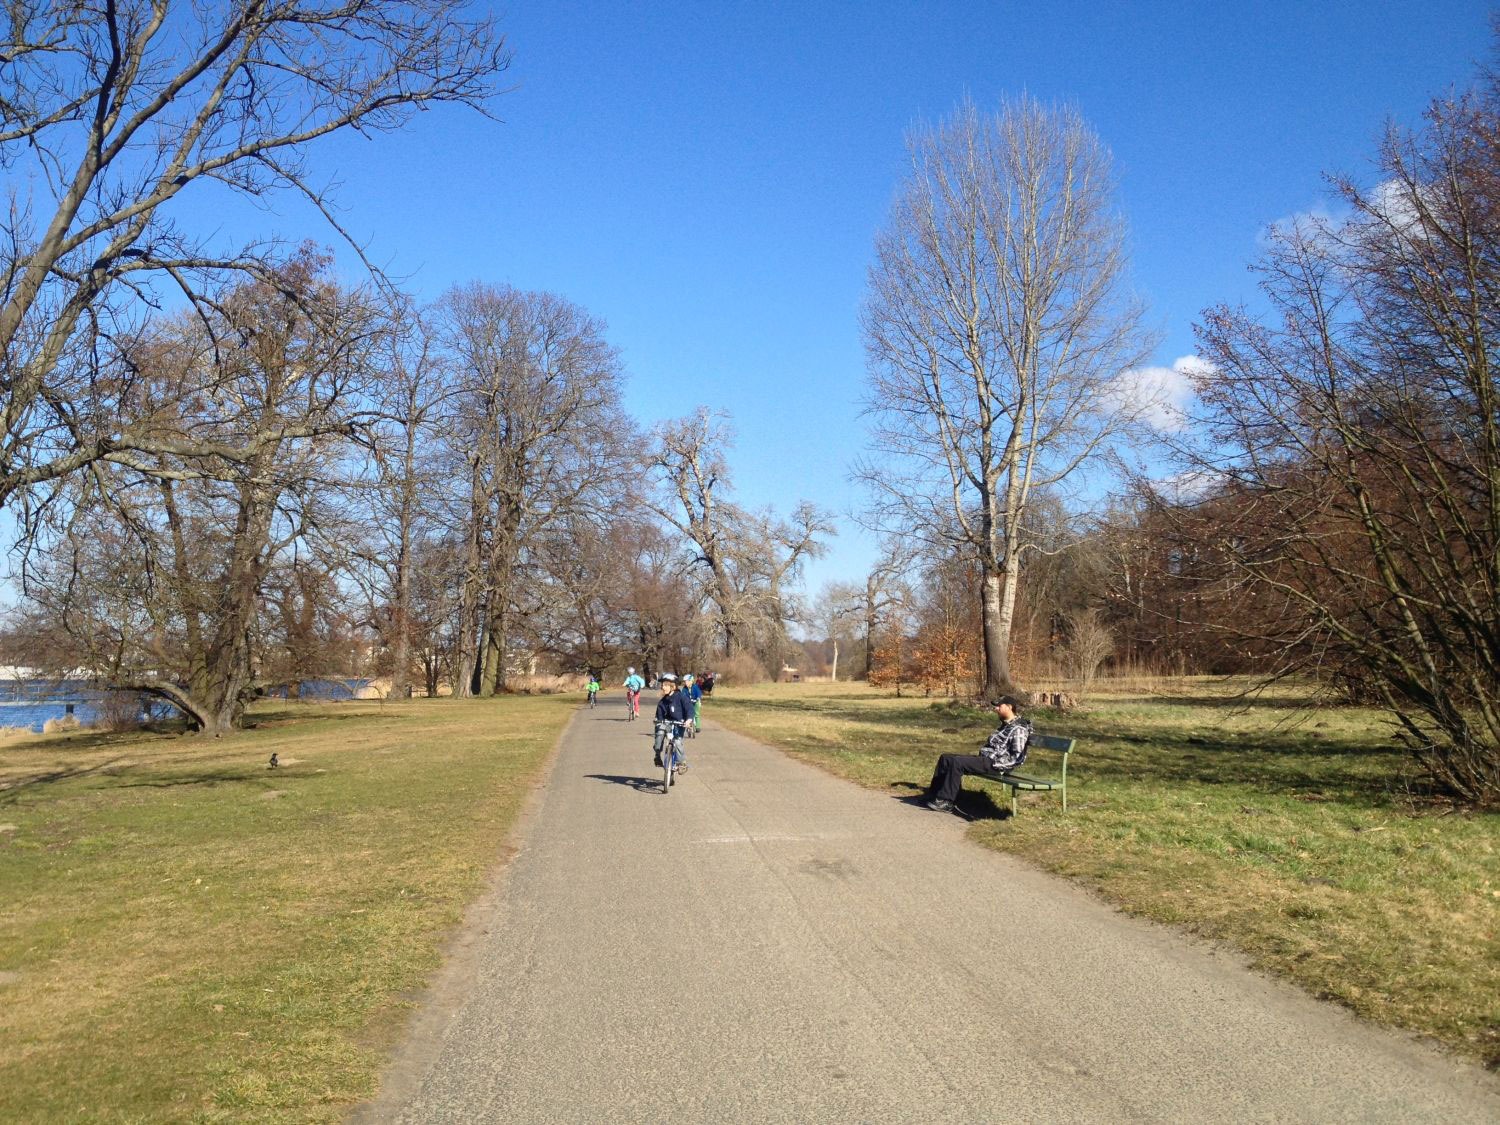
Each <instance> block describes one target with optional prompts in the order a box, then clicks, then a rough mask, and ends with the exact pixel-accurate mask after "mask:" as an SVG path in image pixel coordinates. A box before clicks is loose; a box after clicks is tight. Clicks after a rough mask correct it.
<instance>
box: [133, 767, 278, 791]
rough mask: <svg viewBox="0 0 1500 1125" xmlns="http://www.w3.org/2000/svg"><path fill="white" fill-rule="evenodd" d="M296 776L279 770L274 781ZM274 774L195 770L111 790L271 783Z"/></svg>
mask: <svg viewBox="0 0 1500 1125" xmlns="http://www.w3.org/2000/svg"><path fill="white" fill-rule="evenodd" d="M296 776H297V775H296V774H295V773H293V772H292V771H290V770H277V771H275V773H274V779H275V780H276V781H277V782H290V781H294V780H296ZM272 777H273V773H272V771H271V770H265V769H257V770H254V771H253V772H247V771H246V769H245V767H243V766H234V767H226V768H224V769H217V770H195V771H193V772H191V773H178V774H159V775H157V776H154V777H141V778H136V779H135V780H132V781H122V782H120V783H119V784H117V785H112V786H110V788H111V789H175V788H178V787H179V786H188V785H205V786H209V787H212V786H215V785H224V784H228V783H234V782H246V781H270V780H272Z"/></svg>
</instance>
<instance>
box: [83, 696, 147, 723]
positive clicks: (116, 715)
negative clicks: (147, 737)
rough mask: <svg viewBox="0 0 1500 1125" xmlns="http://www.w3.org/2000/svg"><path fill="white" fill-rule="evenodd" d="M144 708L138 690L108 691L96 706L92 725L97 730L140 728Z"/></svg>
mask: <svg viewBox="0 0 1500 1125" xmlns="http://www.w3.org/2000/svg"><path fill="white" fill-rule="evenodd" d="M142 710H143V708H142V707H141V697H140V694H139V693H138V692H134V691H111V692H106V693H105V695H104V698H102V699H100V700H99V702H98V703H97V704H96V705H95V707H94V721H93V722H92V723H91V724H90V726H92V727H94V728H95V729H96V730H112V731H120V730H139V729H140V726H141V712H142Z"/></svg>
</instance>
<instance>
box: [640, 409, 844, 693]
mask: <svg viewBox="0 0 1500 1125" xmlns="http://www.w3.org/2000/svg"><path fill="white" fill-rule="evenodd" d="M653 438H654V440H653V444H652V449H651V453H650V455H649V460H648V464H649V468H650V470H651V471H652V472H653V473H654V475H655V477H656V485H657V488H656V495H655V497H654V499H653V500H652V501H651V502H650V503H651V507H652V510H653V511H654V512H656V514H657V515H659V516H660V517H661V518H662V519H663V520H665V521H666V522H667V524H668V525H669V526H671V527H672V528H674V529H675V530H676V531H677V532H678V534H680V535H681V536H682V537H683V539H684V541H686V542H687V543H689V544H690V545H691V548H692V550H693V551H694V553H695V555H694V559H695V562H696V564H697V566H698V567H699V569H700V572H701V573H702V575H703V577H704V579H705V583H704V584H705V587H706V591H707V595H708V598H709V600H710V601H712V602H713V606H714V611H715V615H716V618H717V621H716V625H717V628H718V632H719V639H720V642H721V644H722V646H723V653H724V655H725V656H732V655H734V654H735V653H737V652H740V651H743V650H745V649H746V648H747V647H748V646H749V645H750V643H751V642H755V643H756V644H757V645H758V647H759V648H760V649H761V652H762V656H764V657H768V658H769V659H770V660H771V661H772V662H773V666H775V667H780V663H781V659H782V657H783V655H784V653H785V651H786V650H787V649H788V648H789V647H790V642H789V641H788V640H787V636H786V622H787V619H788V616H789V611H788V605H787V600H786V589H787V587H788V585H789V584H790V582H791V581H792V579H794V578H795V577H796V576H797V575H798V574H799V573H800V570H801V567H802V564H803V563H804V562H805V561H806V560H807V559H809V558H817V557H819V556H820V555H821V554H822V551H823V549H824V548H823V544H822V537H824V536H827V535H831V534H833V531H834V529H833V525H832V522H831V521H830V520H829V518H828V516H827V515H826V514H825V513H823V512H822V511H820V510H819V509H818V508H817V507H816V506H815V505H813V504H810V503H807V502H805V501H804V502H802V503H800V504H798V505H797V507H796V509H795V511H794V512H793V514H792V517H791V518H790V519H789V520H781V519H778V518H777V517H776V516H775V515H774V514H772V513H771V512H769V511H767V512H760V513H752V512H747V511H746V510H745V509H744V508H741V507H740V506H739V505H737V504H735V503H734V502H733V501H732V500H730V499H729V494H730V492H731V490H732V487H733V486H732V484H731V483H730V479H729V463H728V456H727V454H728V449H729V446H730V441H731V434H730V430H729V426H728V423H727V422H726V421H725V420H724V419H722V418H718V417H715V416H714V415H713V414H712V413H710V412H709V411H708V410H707V409H699V410H698V411H697V412H696V413H695V414H693V415H690V416H689V417H687V418H681V419H677V420H674V421H670V422H666V423H663V424H661V425H659V426H658V427H657V428H656V431H655V433H654V435H653Z"/></svg>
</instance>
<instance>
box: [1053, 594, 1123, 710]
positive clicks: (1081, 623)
mask: <svg viewBox="0 0 1500 1125" xmlns="http://www.w3.org/2000/svg"><path fill="white" fill-rule="evenodd" d="M1072 626H1073V636H1072V639H1071V640H1069V642H1068V647H1067V649H1066V651H1065V653H1064V656H1065V658H1066V659H1067V662H1068V669H1069V671H1071V672H1072V673H1073V675H1074V676H1076V677H1077V678H1078V682H1079V688H1080V690H1082V691H1088V690H1089V689H1090V688H1091V687H1093V686H1094V680H1095V679H1096V678H1097V677H1098V675H1099V666H1100V665H1101V664H1103V663H1104V662H1105V661H1106V660H1108V659H1109V657H1110V654H1111V653H1113V652H1114V650H1115V637H1114V634H1113V633H1111V632H1110V630H1109V628H1108V627H1107V626H1106V625H1105V624H1104V623H1103V622H1102V621H1100V620H1099V611H1098V610H1097V609H1084V610H1080V611H1078V612H1077V613H1075V614H1073V620H1072Z"/></svg>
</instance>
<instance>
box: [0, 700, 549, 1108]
mask: <svg viewBox="0 0 1500 1125" xmlns="http://www.w3.org/2000/svg"><path fill="white" fill-rule="evenodd" d="M576 704H577V700H576V699H569V698H566V697H513V698H504V699H498V700H430V701H429V700H418V701H413V702H409V703H400V704H384V705H382V704H375V703H343V704H329V705H295V704H294V705H290V706H288V705H286V704H281V705H280V706H279V707H275V708H272V707H267V708H264V709H262V710H261V711H259V712H258V713H257V714H256V716H255V719H256V720H257V722H258V724H259V725H258V727H257V729H254V730H249V731H246V732H244V733H242V734H239V735H236V736H235V737H233V738H226V739H222V740H212V739H210V740H204V739H199V738H195V737H174V736H162V735H149V734H132V735H95V734H89V733H80V734H76V735H72V736H65V737H28V738H21V739H11V740H8V741H6V742H3V743H0V886H3V887H4V906H5V909H4V911H3V914H0V1120H6V1121H33V1120H48V1121H52V1120H57V1121H62V1120H66V1121H152V1122H155V1121H168V1120H200V1121H219V1120H255V1121H298V1122H302V1121H332V1120H337V1119H340V1118H341V1117H342V1116H343V1115H344V1112H345V1111H346V1110H347V1108H348V1107H349V1105H350V1104H351V1103H353V1102H356V1101H358V1100H360V1099H362V1098H365V1097H368V1096H370V1095H371V1094H373V1092H374V1089H375V1084H376V1081H377V1078H378V1075H379V1069H380V1067H381V1065H382V1063H383V1060H384V1058H385V1057H386V1053H387V1051H388V1049H389V1047H390V1046H391V1044H392V1042H393V1040H394V1038H395V1036H396V1035H397V1034H398V1032H399V1029H400V1027H401V1024H402V1014H403V1012H404V1011H406V1009H408V1008H409V1006H410V1004H411V1002H412V1000H413V998H414V997H415V996H416V995H418V994H419V992H420V990H421V988H422V986H423V985H424V984H425V982H426V980H427V978H428V976H429V974H430V973H431V971H432V970H433V969H434V968H435V967H436V966H437V964H438V962H439V958H440V949H441V946H442V943H443V940H444V939H445V937H447V936H448V935H449V934H450V933H451V932H452V929H453V927H454V925H455V923H457V922H458V921H459V920H460V918H461V917H462V913H463V910H464V908H465V906H466V905H467V904H468V903H469V902H470V901H472V899H473V898H474V897H475V896H476V894H477V893H478V891H479V889H480V888H481V886H482V884H483V880H484V877H485V874H486V872H488V871H489V870H491V869H492V868H493V867H494V865H495V863H496V861H497V860H498V859H499V858H500V856H501V849H502V848H503V846H504V841H505V838H506V834H507V832H508V831H509V829H510V828H511V826H512V825H513V824H514V822H515V818H516V816H517V814H518V812H519V811H520V808H521V806H522V803H523V801H524V799H525V797H526V795H527V794H528V793H529V792H530V790H531V789H532V787H533V786H534V784H535V781H536V779H537V777H538V776H539V772H540V770H541V768H542V766H543V764H544V763H545V761H546V759H547V756H548V754H549V752H550V750H551V748H552V746H553V745H554V744H555V742H556V739H557V736H558V733H559V732H560V730H561V729H562V726H563V724H564V723H565V722H566V721H567V719H568V717H569V715H570V714H571V713H572V710H573V709H574V707H575V706H576ZM272 752H275V753H277V754H278V755H279V757H280V760H281V761H282V763H283V765H282V767H281V768H279V769H275V770H272V769H270V768H268V765H267V763H268V760H269V758H270V756H271V754H272Z"/></svg>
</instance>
